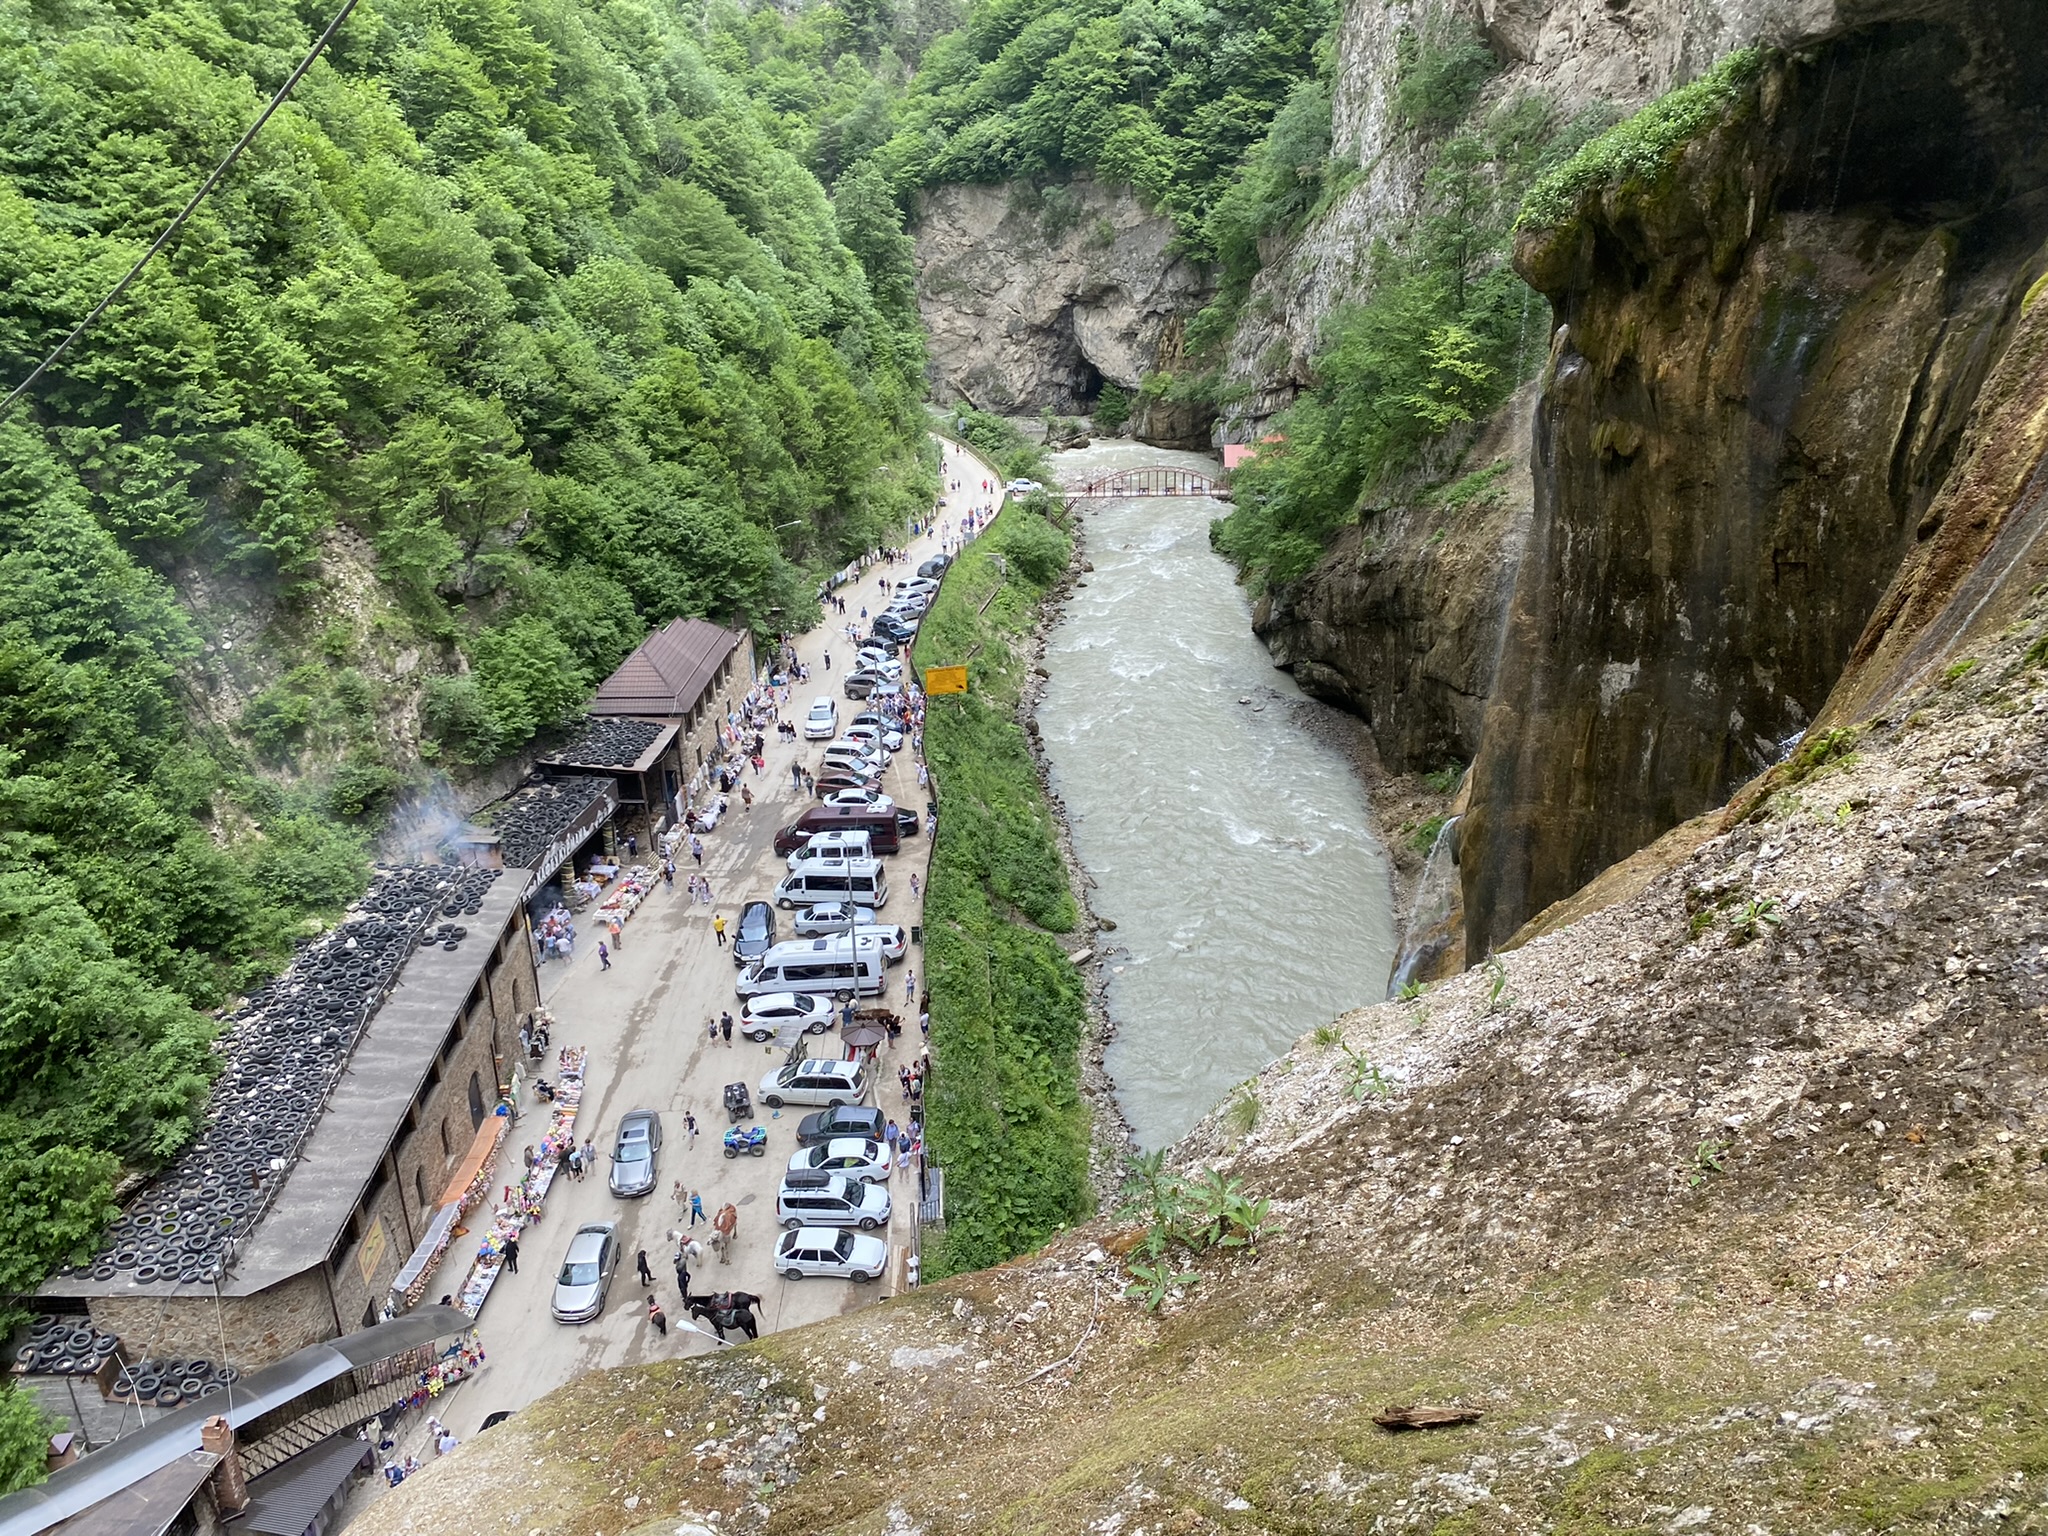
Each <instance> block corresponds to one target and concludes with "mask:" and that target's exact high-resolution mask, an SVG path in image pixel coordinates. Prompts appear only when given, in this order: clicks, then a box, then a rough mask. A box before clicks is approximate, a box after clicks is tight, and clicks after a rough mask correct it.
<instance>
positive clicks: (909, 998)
mask: <svg viewBox="0 0 2048 1536" xmlns="http://www.w3.org/2000/svg"><path fill="white" fill-rule="evenodd" d="M903 1001H904V1002H905V1003H906V1004H908V1005H909V1006H910V1007H913V1008H915V1007H916V1006H917V972H915V971H910V970H906V971H905V972H904V973H903Z"/></svg>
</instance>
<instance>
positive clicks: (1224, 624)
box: [1038, 442, 1395, 1147]
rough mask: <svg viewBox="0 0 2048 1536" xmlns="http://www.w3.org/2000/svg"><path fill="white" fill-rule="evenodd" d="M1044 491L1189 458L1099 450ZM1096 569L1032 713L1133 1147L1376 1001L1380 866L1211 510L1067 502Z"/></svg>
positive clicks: (1349, 780) (1169, 501)
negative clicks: (1264, 640)
mask: <svg viewBox="0 0 2048 1536" xmlns="http://www.w3.org/2000/svg"><path fill="white" fill-rule="evenodd" d="M1053 457H1054V464H1055V473H1056V474H1057V476H1058V478H1059V479H1060V480H1061V482H1063V483H1065V484H1068V485H1075V484H1079V483H1080V482H1082V481H1084V480H1087V479H1091V478H1093V477H1094V476H1096V475H1099V474H1102V473H1104V472H1106V471H1108V470H1112V469H1122V468H1130V467H1137V466H1140V465H1148V464H1173V465H1180V466H1185V467H1188V468H1196V469H1201V470H1203V471H1205V472H1207V473H1212V474H1213V473H1214V472H1215V471H1216V469H1217V467H1218V466H1217V463H1216V461H1215V460H1214V459H1212V458H1209V457H1208V456H1207V455H1204V454H1194V453H1172V452H1167V451H1165V450H1162V449H1157V448H1147V447H1144V446H1143V445H1141V444H1136V443H1128V442H1107V443H1102V444H1098V445H1095V446H1091V447H1088V448H1082V449H1077V450H1073V451H1070V452H1066V453H1060V454H1056V455H1054V456H1053ZM1072 505H1073V506H1074V507H1075V509H1076V510H1077V512H1078V514H1079V516H1080V518H1081V520H1082V523H1083V524H1084V526H1085V529H1086V534H1085V537H1086V544H1087V551H1086V553H1087V558H1088V559H1089V560H1090V561H1092V562H1093V564H1094V567H1095V569H1094V570H1093V571H1092V572H1091V573H1089V574H1088V575H1087V576H1085V577H1084V578H1083V583H1084V584H1083V585H1080V586H1079V587H1078V588H1077V589H1076V590H1075V592H1074V593H1073V595H1072V596H1071V597H1070V598H1069V599H1068V602H1067V605H1066V611H1065V613H1064V614H1063V615H1062V616H1061V617H1060V619H1059V620H1058V622H1057V623H1056V624H1055V625H1054V627H1053V629H1052V631H1051V633H1050V635H1049V636H1048V638H1047V645H1046V657H1045V666H1046V670H1047V671H1048V672H1049V673H1050V674H1051V675H1050V679H1049V681H1048V682H1047V685H1046V690H1045V695H1044V698H1043V701H1042V702H1041V703H1040V705H1039V709H1038V722H1039V729H1040V731H1041V733H1042V740H1043V742H1044V745H1045V750H1046V754H1047V757H1048V759H1049V761H1050V764H1051V767H1052V773H1053V779H1054V785H1055V787H1056V789H1057V790H1058V792H1059V794H1060V796H1061V798H1062V799H1063V800H1064V801H1065V803H1066V810H1067V816H1068V821H1069V825H1070V827H1071V829H1072V833H1073V842H1074V853H1075V856H1076V857H1077V858H1078V859H1079V861H1080V863H1081V866H1082V868H1083V869H1085V870H1086V871H1087V873H1088V875H1089V876H1090V877H1091V878H1092V880H1093V882H1094V885H1093V888H1092V889H1091V890H1090V891H1089V893H1088V899H1089V905H1090V907H1092V908H1093V910H1094V911H1095V913H1096V915H1097V916H1099V917H1105V918H1109V919H1111V920H1112V921H1114V922H1115V924H1116V929H1115V931H1114V932H1113V933H1111V934H1108V935H1106V936H1105V938H1104V940H1103V943H1104V946H1105V947H1106V948H1107V949H1108V950H1109V951H1110V954H1109V956H1108V959H1107V963H1106V964H1105V966H1104V972H1105V975H1106V978H1107V983H1108V988H1107V1001H1108V1007H1109V1013H1110V1017H1111V1019H1112V1020H1113V1021H1114V1023H1115V1026H1116V1032H1115V1036H1114V1039H1113V1040H1112V1042H1111V1044H1110V1048H1109V1053H1108V1060H1107V1065H1108V1068H1109V1072H1110V1075H1111V1077H1112V1078H1113V1079H1114V1080H1115V1082H1116V1085H1117V1096H1118V1100H1119V1102H1120V1103H1121V1105H1122V1108H1123V1111H1124V1114H1125V1116H1126V1118H1127V1119H1128V1120H1129V1122H1130V1125H1131V1128H1132V1131H1133V1132H1134V1134H1135V1135H1136V1137H1137V1139H1138V1142H1139V1144H1140V1145H1142V1146H1146V1147H1157V1146H1163V1145H1165V1144H1166V1143H1167V1142H1169V1141H1172V1140H1175V1139H1176V1138H1178V1137H1179V1136H1181V1135H1182V1134H1184V1133H1185V1132H1186V1131H1187V1130H1188V1129H1189V1128H1190V1127H1191V1126H1193V1124H1194V1123H1195V1121H1196V1120H1198V1119H1199V1118H1200V1117H1201V1116H1202V1115H1204V1114H1205V1113H1207V1112H1208V1111H1209V1110H1210V1109H1211V1108H1213V1107H1214V1106H1215V1105H1216V1103H1217V1102H1218V1101H1219V1100H1220V1099H1222V1098H1223V1097H1224V1095H1225V1094H1226V1093H1228V1092H1229V1090H1230V1087H1231V1085H1232V1084H1234V1083H1236V1082H1238V1081H1240V1080H1241V1079H1243V1078H1246V1077H1249V1076H1250V1075H1251V1074H1252V1073H1254V1072H1256V1071H1258V1070H1259V1069H1260V1068H1261V1067H1263V1066H1265V1065H1266V1064H1267V1063H1268V1062H1270V1061H1272V1060H1273V1059H1274V1058H1275V1057H1277V1056H1279V1055H1280V1054H1281V1053H1282V1052H1283V1051H1285V1050H1286V1049H1287V1048H1288V1047H1289V1046H1290V1045H1292V1044H1293V1042H1294V1041H1295V1040H1296V1039H1297V1038H1298V1037H1300V1036H1301V1035H1302V1034H1304V1033H1306V1032H1307V1031H1308V1030H1310V1029H1312V1028H1314V1027H1315V1026H1316V1025H1318V1024H1321V1023H1325V1022H1327V1021H1328V1020H1329V1019H1331V1018H1334V1017H1335V1016H1336V1015H1337V1014H1339V1013H1342V1012H1344V1011H1345V1010H1346V1009H1349V1008H1355V1007H1358V1006H1360V1005H1362V1004H1365V1003H1372V1002H1378V1001H1379V1000H1381V999H1382V998H1384V997H1385V996H1386V991H1387V972H1388V968H1389V965H1390V963H1391V961H1392V957H1393V952H1394V944H1395V933H1394V918H1393V897H1392V892H1391V887H1390V884H1389V878H1388V867H1387V859H1386V854H1385V851H1384V849H1383V848H1382V847H1381V845H1380V843H1379V840H1378V838H1377V836H1376V835H1375V834H1374V831H1373V827H1372V819H1371V815H1370V812H1369V811H1368V809H1367V805H1366V798H1365V792H1364V789H1363V787H1362V786H1361V785H1360V783H1359V781H1358V777H1357V775H1356V773H1355V772H1354V771H1353V769H1352V767H1351V764H1350V762H1349V761H1348V760H1347V758H1346V755H1345V753H1344V752H1343V750H1342V749H1341V748H1340V747H1338V746H1336V745H1334V744H1332V743H1331V742H1330V741H1328V740H1326V739H1324V738H1323V737H1322V736H1319V735H1318V734H1317V733H1316V732H1315V731H1314V730H1313V729H1312V717H1313V713H1314V712H1315V711H1319V710H1322V709H1324V708H1325V707H1326V706H1324V705H1321V704H1318V703H1316V702H1315V701H1313V700H1311V699H1308V698H1307V697H1305V696H1304V695H1303V694H1302V693H1301V691H1300V690H1299V689H1298V688H1296V687H1295V685H1294V682H1293V680H1292V679H1291V678H1289V677H1288V676H1287V674H1286V673H1284V672H1281V671H1279V670H1277V669H1276V668H1275V667H1274V666H1273V663H1272V660H1271V658H1270V657H1269V656H1268V655H1267V654H1266V650H1265V647H1264V646H1262V645H1261V644H1260V643H1259V641H1258V639H1257V638H1256V637H1255V636H1254V635H1253V634H1252V629H1251V611H1250V604H1249V603H1248V602H1247V600H1246V597H1245V594H1244V592H1243V591H1242V590H1241V589H1240V588H1239V587H1238V585H1237V583H1236V581H1235V580H1234V576H1233V572H1232V571H1231V569H1230V567H1229V566H1228V565H1227V564H1226V563H1225V562H1224V560H1223V559H1222V557H1221V556H1219V555H1217V554H1215V553H1214V552H1213V551H1211V549H1210V548H1209V523H1210V520H1211V519H1213V518H1216V517H1219V516H1221V515H1222V514H1223V513H1225V512H1227V511H1228V510H1229V508H1228V507H1227V506H1226V505H1225V504H1223V503H1221V502H1217V501H1212V500H1208V499H1206V498H1194V497H1157V498H1151V499H1145V500H1129V501H1093V500H1087V501H1076V502H1074V503H1072Z"/></svg>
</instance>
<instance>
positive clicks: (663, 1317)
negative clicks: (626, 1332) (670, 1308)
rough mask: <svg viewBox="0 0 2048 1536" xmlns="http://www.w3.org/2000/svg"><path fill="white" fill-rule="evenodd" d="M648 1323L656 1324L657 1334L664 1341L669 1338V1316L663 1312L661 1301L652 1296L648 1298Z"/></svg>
mask: <svg viewBox="0 0 2048 1536" xmlns="http://www.w3.org/2000/svg"><path fill="white" fill-rule="evenodd" d="M647 1321H649V1322H650V1323H652V1324H654V1331H655V1332H656V1333H658V1334H660V1335H661V1336H662V1337H663V1338H664V1339H665V1338H667V1337H668V1314H667V1313H666V1312H664V1311H662V1310H661V1303H660V1301H658V1300H657V1299H656V1298H654V1297H652V1296H650V1297H648V1298H647Z"/></svg>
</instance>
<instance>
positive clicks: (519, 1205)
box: [455, 1045, 586, 1317]
mask: <svg viewBox="0 0 2048 1536" xmlns="http://www.w3.org/2000/svg"><path fill="white" fill-rule="evenodd" d="M585 1055H586V1052H585V1051H584V1048H583V1047H582V1046H580V1045H565V1046H563V1047H562V1054H561V1057H560V1066H561V1082H560V1083H559V1085H558V1086H557V1087H556V1089H555V1101H554V1111H555V1112H554V1116H553V1118H552V1120H551V1121H550V1122H549V1124H548V1129H547V1134H546V1135H545V1136H543V1137H542V1138H541V1139H540V1144H539V1145H538V1146H537V1147H536V1148H535V1149H534V1158H533V1166H532V1167H531V1168H529V1169H527V1170H526V1172H525V1174H524V1175H522V1176H521V1178H520V1179H519V1180H518V1182H517V1183H513V1184H507V1185H505V1186H504V1198H503V1199H502V1200H500V1201H499V1203H498V1206H497V1208H496V1210H494V1211H493V1212H492V1213H491V1226H490V1231H489V1232H487V1233H486V1234H485V1235H484V1239H483V1241H482V1242H481V1243H480V1244H478V1245H477V1251H476V1262H475V1263H474V1264H473V1265H471V1267H470V1271H469V1275H468V1277H467V1278H465V1279H464V1280H463V1282H462V1288H461V1289H460V1290H458V1291H457V1292H456V1293H455V1304H456V1305H457V1306H458V1307H460V1308H462V1310H463V1311H465V1312H467V1313H468V1314H469V1315H470V1316H471V1317H475V1316H476V1315H477V1313H478V1312H480V1311H481V1310H482V1309H483V1304H484V1301H485V1299H486V1298H487V1297H489V1295H490V1294H491V1287H492V1286H494V1285H496V1284H497V1282H498V1276H499V1274H500V1273H501V1272H502V1271H503V1269H504V1267H505V1243H506V1240H507V1239H509V1238H515V1237H517V1236H519V1235H520V1233H522V1232H524V1231H525V1230H526V1229H527V1228H528V1227H530V1226H532V1225H533V1224H534V1223H535V1222H537V1221H539V1220H540V1212H541V1202H542V1201H544V1200H545V1199H546V1198H547V1193H548V1188H549V1186H550V1185H552V1184H553V1183H554V1181H555V1170H556V1169H557V1168H558V1167H560V1166H561V1162H562V1159H563V1158H564V1157H567V1156H568V1155H569V1149H570V1148H571V1147H573V1146H575V1145H576V1110H577V1107H578V1106H579V1105H580V1104H581V1103H582V1102H583V1063H584V1058H585Z"/></svg>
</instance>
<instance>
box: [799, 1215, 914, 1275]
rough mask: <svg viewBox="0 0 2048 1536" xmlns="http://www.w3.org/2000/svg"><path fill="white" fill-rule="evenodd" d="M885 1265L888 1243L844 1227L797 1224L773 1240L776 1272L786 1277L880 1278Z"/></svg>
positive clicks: (887, 1255)
mask: <svg viewBox="0 0 2048 1536" xmlns="http://www.w3.org/2000/svg"><path fill="white" fill-rule="evenodd" d="M888 1267H889V1245H888V1244H887V1243H885V1242H883V1241H882V1240H881V1239H880V1238H879V1237H868V1236H865V1235H864V1234H862V1233H859V1232H849V1231H847V1230H846V1229H845V1228H844V1227H798V1228H797V1229H796V1230H795V1231H794V1232H785V1233H783V1235H782V1237H781V1238H780V1240H778V1241H777V1242H776V1244H775V1272H776V1273H777V1274H778V1275H780V1276H782V1278H783V1279H785V1280H802V1279H805V1278H806V1277H808V1276H811V1275H825V1276H830V1277H833V1278H837V1279H846V1280H879V1279H880V1278H881V1277H882V1272H883V1271H884V1270H886V1269H887V1268H888Z"/></svg>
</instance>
